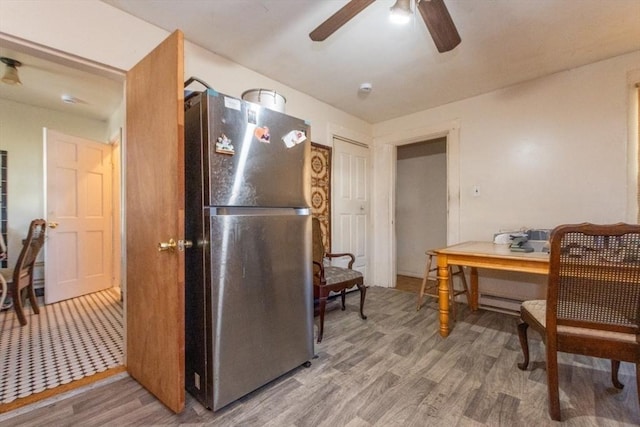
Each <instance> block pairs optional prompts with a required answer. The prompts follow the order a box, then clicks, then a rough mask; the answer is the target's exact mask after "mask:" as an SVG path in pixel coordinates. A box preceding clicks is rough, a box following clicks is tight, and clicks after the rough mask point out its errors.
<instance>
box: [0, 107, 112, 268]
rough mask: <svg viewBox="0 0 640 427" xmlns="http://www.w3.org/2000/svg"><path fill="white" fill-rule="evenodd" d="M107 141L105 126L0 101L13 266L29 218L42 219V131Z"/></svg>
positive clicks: (101, 123)
mask: <svg viewBox="0 0 640 427" xmlns="http://www.w3.org/2000/svg"><path fill="white" fill-rule="evenodd" d="M43 127H46V128H49V129H52V130H58V131H61V132H64V133H66V134H69V135H75V136H81V137H85V138H89V139H93V140H97V141H107V123H106V122H102V121H99V120H92V119H87V118H82V117H76V116H74V115H72V114H68V113H62V112H59V111H54V110H49V109H45V108H39V107H33V106H30V105H26V104H21V103H17V102H13V101H7V100H3V99H0V150H7V164H8V175H7V181H8V183H7V184H8V207H9V209H8V215H9V222H8V225H9V229H8V240H9V241H8V242H7V243H8V247H9V263H8V264H9V266H13V264H15V262H16V261H17V259H18V255H19V254H20V249H21V248H22V239H24V238H25V237H26V236H27V230H28V228H29V223H30V222H31V220H32V219H35V218H43V217H44V176H43V171H44V167H43V165H44V158H43V143H42V128H43Z"/></svg>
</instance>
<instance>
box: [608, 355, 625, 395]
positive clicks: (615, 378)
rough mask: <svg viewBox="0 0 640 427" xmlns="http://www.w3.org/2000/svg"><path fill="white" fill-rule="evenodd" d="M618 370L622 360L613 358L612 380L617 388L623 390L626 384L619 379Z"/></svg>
mask: <svg viewBox="0 0 640 427" xmlns="http://www.w3.org/2000/svg"><path fill="white" fill-rule="evenodd" d="M618 370H620V361H619V360H613V359H611V382H612V383H613V386H614V387H615V388H617V389H619V390H622V389H623V388H624V384H622V383H621V382H620V380H619V379H618Z"/></svg>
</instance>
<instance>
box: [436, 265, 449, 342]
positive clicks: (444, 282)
mask: <svg viewBox="0 0 640 427" xmlns="http://www.w3.org/2000/svg"><path fill="white" fill-rule="evenodd" d="M449 280H451V279H450V277H449V263H448V261H447V256H446V255H441V254H438V306H439V308H440V335H441V336H443V337H447V336H448V335H449Z"/></svg>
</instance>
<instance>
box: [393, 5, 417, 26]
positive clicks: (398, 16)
mask: <svg viewBox="0 0 640 427" xmlns="http://www.w3.org/2000/svg"><path fill="white" fill-rule="evenodd" d="M390 10H391V13H390V14H389V20H391V22H393V23H394V24H406V23H408V22H409V21H410V20H411V16H412V15H413V12H412V11H411V0H396V2H395V4H394V5H393V6H391V9H390Z"/></svg>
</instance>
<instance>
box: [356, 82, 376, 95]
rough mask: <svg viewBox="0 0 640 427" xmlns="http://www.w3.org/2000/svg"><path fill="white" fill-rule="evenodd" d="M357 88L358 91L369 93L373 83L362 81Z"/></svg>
mask: <svg viewBox="0 0 640 427" xmlns="http://www.w3.org/2000/svg"><path fill="white" fill-rule="evenodd" d="M359 90H360V92H364V93H369V92H371V91H372V90H373V85H372V84H371V83H362V84H361V85H360V88H359Z"/></svg>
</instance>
